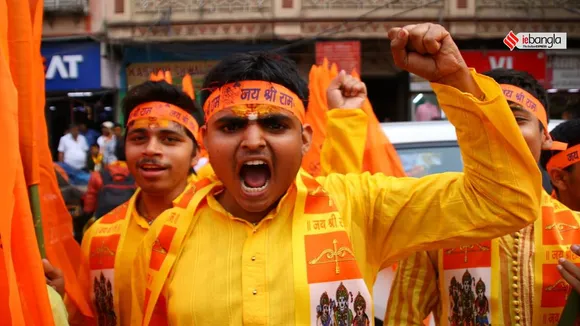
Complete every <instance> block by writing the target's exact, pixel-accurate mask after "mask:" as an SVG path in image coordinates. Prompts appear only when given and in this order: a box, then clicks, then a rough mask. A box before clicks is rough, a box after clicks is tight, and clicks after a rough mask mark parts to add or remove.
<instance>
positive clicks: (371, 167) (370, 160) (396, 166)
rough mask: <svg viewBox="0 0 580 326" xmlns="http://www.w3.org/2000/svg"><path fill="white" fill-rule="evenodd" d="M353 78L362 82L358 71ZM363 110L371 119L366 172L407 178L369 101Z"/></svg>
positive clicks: (365, 155)
mask: <svg viewBox="0 0 580 326" xmlns="http://www.w3.org/2000/svg"><path fill="white" fill-rule="evenodd" d="M352 76H353V77H355V78H357V79H358V80H360V76H359V75H358V73H357V72H356V70H353V72H352ZM363 110H364V111H365V113H366V114H367V116H368V117H369V126H368V133H367V142H366V145H365V153H364V158H363V169H364V171H370V172H371V173H379V172H382V173H384V174H385V175H392V176H395V177H404V176H406V174H405V169H404V168H403V164H402V163H401V160H400V158H399V155H398V154H397V150H396V149H395V147H394V146H393V144H391V142H390V141H389V139H388V138H387V135H385V133H384V132H383V130H382V128H381V124H380V123H379V120H378V119H377V116H376V115H375V111H373V107H372V106H371V102H370V101H369V100H368V99H367V100H366V101H365V103H364V104H363Z"/></svg>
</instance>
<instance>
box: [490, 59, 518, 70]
mask: <svg viewBox="0 0 580 326" xmlns="http://www.w3.org/2000/svg"><path fill="white" fill-rule="evenodd" d="M489 66H490V67H491V69H497V68H504V69H514V58H513V57H497V58H496V57H494V56H489Z"/></svg>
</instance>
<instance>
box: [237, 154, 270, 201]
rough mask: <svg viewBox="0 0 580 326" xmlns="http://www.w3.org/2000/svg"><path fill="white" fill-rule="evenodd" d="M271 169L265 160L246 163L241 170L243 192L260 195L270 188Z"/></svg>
mask: <svg viewBox="0 0 580 326" xmlns="http://www.w3.org/2000/svg"><path fill="white" fill-rule="evenodd" d="M271 176H272V174H271V172H270V167H269V166H268V163H266V161H263V160H253V161H248V162H244V165H242V167H241V168H240V180H241V181H242V190H243V191H244V192H246V193H260V192H262V191H264V190H266V188H267V187H268V183H269V181H270V177H271Z"/></svg>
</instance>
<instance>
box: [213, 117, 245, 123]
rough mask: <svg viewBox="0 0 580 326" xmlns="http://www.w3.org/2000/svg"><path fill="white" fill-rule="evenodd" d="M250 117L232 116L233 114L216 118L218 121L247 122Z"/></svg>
mask: <svg viewBox="0 0 580 326" xmlns="http://www.w3.org/2000/svg"><path fill="white" fill-rule="evenodd" d="M247 121H248V119H247V118H242V117H232V116H225V117H221V118H219V119H217V120H216V123H220V124H222V123H224V124H225V123H244V122H247Z"/></svg>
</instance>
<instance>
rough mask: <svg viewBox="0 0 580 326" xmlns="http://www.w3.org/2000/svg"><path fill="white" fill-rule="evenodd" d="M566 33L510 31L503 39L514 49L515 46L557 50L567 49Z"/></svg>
mask: <svg viewBox="0 0 580 326" xmlns="http://www.w3.org/2000/svg"><path fill="white" fill-rule="evenodd" d="M566 41H567V34H566V33H529V32H523V33H518V34H517V35H516V34H514V32H513V31H510V32H509V33H508V34H507V36H506V37H505V38H504V39H503V43H504V44H505V45H506V46H507V47H508V48H509V49H510V51H513V50H514V49H515V48H518V49H521V50H526V49H545V50H552V49H553V50H556V49H566Z"/></svg>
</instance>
